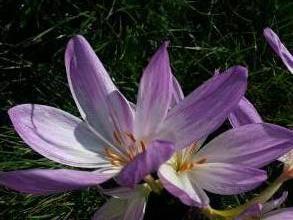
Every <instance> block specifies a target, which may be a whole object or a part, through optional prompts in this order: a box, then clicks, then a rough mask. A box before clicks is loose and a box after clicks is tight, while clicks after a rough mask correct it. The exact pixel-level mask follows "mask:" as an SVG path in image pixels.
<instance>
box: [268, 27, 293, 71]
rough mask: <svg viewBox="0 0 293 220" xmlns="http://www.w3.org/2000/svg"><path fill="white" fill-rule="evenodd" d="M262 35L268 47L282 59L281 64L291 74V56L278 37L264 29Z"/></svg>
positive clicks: (269, 30) (292, 67) (270, 30)
mask: <svg viewBox="0 0 293 220" xmlns="http://www.w3.org/2000/svg"><path fill="white" fill-rule="evenodd" d="M263 33H264V36H265V38H266V40H267V42H268V43H269V45H270V46H271V47H272V49H273V50H274V51H275V53H276V54H277V55H278V56H279V57H280V58H281V59H282V61H283V63H284V64H285V66H286V67H287V68H288V70H289V71H290V72H291V73H293V56H292V54H291V53H290V52H289V51H288V49H287V48H286V47H285V46H284V44H283V43H282V42H281V40H280V38H279V37H278V35H277V34H276V33H275V32H274V31H273V30H272V29H270V28H265V29H264V32H263Z"/></svg>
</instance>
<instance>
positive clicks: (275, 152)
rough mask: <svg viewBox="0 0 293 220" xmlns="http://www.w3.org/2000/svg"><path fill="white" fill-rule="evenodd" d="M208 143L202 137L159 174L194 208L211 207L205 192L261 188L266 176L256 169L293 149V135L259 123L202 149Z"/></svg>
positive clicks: (182, 199) (176, 156)
mask: <svg viewBox="0 0 293 220" xmlns="http://www.w3.org/2000/svg"><path fill="white" fill-rule="evenodd" d="M230 71H231V69H228V70H227V71H226V72H225V74H226V73H229V72H230ZM220 75H221V74H220ZM217 76H218V75H216V76H214V77H217ZM178 96H179V97H181V100H184V99H183V97H182V95H178ZM179 105H180V102H179ZM204 141H205V138H202V139H201V140H200V141H197V142H194V144H191V145H190V146H189V147H187V148H185V149H182V150H179V151H177V152H176V153H175V154H174V155H173V157H172V158H171V159H170V160H169V161H167V162H166V163H165V164H163V165H162V166H161V167H160V168H159V172H158V174H159V177H160V180H161V182H162V184H163V186H164V187H165V188H166V189H167V190H168V191H169V192H170V193H171V194H173V195H174V196H176V197H178V198H179V199H180V200H181V201H182V202H183V203H185V204H186V205H190V206H193V205H194V206H198V207H206V206H207V205H208V204H209V198H208V196H207V194H206V193H205V191H204V190H207V191H210V192H213V193H217V194H222V195H230V194H237V193H241V192H245V191H248V190H251V189H253V188H255V187H256V186H258V185H259V184H260V183H261V182H262V181H264V180H265V179H266V173H265V172H264V171H262V170H259V169H256V168H260V167H263V166H264V165H266V164H268V163H270V162H271V161H273V160H275V159H276V158H278V157H279V156H280V155H283V154H284V153H286V152H288V151H289V150H290V149H292V147H293V145H292V144H293V133H292V132H291V131H290V130H288V129H285V128H282V127H279V126H276V125H272V124H267V123H259V124H249V125H245V126H241V127H238V128H235V129H231V130H229V131H227V132H225V133H223V134H221V135H219V136H218V137H216V138H215V139H213V140H212V141H211V142H209V143H208V144H206V145H205V146H203V147H201V146H202V144H203V142H204Z"/></svg>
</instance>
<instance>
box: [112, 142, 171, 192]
mask: <svg viewBox="0 0 293 220" xmlns="http://www.w3.org/2000/svg"><path fill="white" fill-rule="evenodd" d="M173 152H174V147H173V144H172V143H170V142H166V141H159V140H158V141H153V142H151V143H150V144H149V145H148V146H147V149H146V150H145V151H144V152H142V153H140V154H138V155H137V156H136V157H135V158H134V159H133V160H132V161H130V162H129V163H128V164H127V165H126V166H125V167H123V169H122V170H121V172H120V173H119V175H118V177H117V181H118V183H119V184H120V185H122V186H128V187H133V186H134V185H135V184H136V183H139V182H140V181H141V180H142V179H143V178H144V177H145V176H146V175H148V174H150V173H152V172H155V171H157V170H158V168H159V167H160V165H161V164H162V163H164V162H165V161H167V160H169V159H170V157H171V156H172V154H173Z"/></svg>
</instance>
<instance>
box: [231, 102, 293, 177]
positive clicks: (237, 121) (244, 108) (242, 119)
mask: <svg viewBox="0 0 293 220" xmlns="http://www.w3.org/2000/svg"><path fill="white" fill-rule="evenodd" d="M228 118H229V121H230V124H231V125H232V127H233V128H238V127H240V126H244V125H248V124H253V123H256V124H257V123H263V120H262V118H261V116H260V115H259V113H258V112H257V110H256V108H255V107H254V106H253V104H252V103H251V102H250V101H248V99H246V98H242V99H241V100H240V102H239V104H238V106H237V108H236V109H235V110H234V111H233V112H232V113H230V114H229V116H228ZM291 133H293V131H292V130H291ZM280 146H281V144H280ZM278 160H279V161H281V162H283V163H284V172H283V177H284V178H285V179H284V180H286V179H291V178H293V150H291V151H289V152H288V153H286V154H284V155H281V157H280V158H278Z"/></svg>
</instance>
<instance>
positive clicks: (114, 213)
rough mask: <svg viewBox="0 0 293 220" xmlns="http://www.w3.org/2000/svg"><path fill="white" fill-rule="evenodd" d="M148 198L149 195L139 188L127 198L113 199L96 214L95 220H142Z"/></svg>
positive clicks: (130, 192)
mask: <svg viewBox="0 0 293 220" xmlns="http://www.w3.org/2000/svg"><path fill="white" fill-rule="evenodd" d="M122 191H125V190H122ZM114 193H115V192H114ZM118 194H119V193H118ZM147 196H148V193H147V194H145V193H144V192H142V191H141V189H140V187H137V188H136V189H135V190H132V191H129V195H128V196H127V197H125V196H123V197H122V198H121V197H119V196H118V197H116V198H111V199H110V200H109V201H107V202H106V203H105V204H104V205H103V206H102V207H101V208H100V209H99V210H98V211H97V212H96V213H95V215H94V217H93V220H120V219H127V220H128V219H129V220H142V219H143V217H144V213H145V207H146V199H147Z"/></svg>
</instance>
